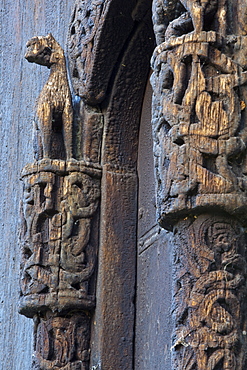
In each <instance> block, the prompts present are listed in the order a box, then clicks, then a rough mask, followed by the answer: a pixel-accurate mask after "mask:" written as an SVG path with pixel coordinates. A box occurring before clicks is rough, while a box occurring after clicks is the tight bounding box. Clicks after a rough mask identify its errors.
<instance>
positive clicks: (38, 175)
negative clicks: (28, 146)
mask: <svg viewBox="0 0 247 370" xmlns="http://www.w3.org/2000/svg"><path fill="white" fill-rule="evenodd" d="M27 47H28V51H27V53H26V56H25V57H26V59H27V60H28V61H29V62H35V63H37V64H41V65H44V66H47V67H48V68H50V70H51V72H50V76H49V79H48V81H47V83H46V84H45V86H44V88H43V90H42V91H41V93H40V96H39V98H38V102H37V120H36V121H35V130H34V131H35V137H36V140H35V146H34V150H35V162H34V163H32V164H28V165H26V166H25V167H24V169H23V171H22V176H21V178H22V181H23V184H24V195H23V201H22V207H21V209H22V212H21V214H22V224H21V240H20V244H21V250H22V263H21V284H20V285H21V296H20V304H19V310H20V313H22V314H24V315H26V316H27V317H32V318H34V319H35V323H36V326H35V340H34V342H35V345H34V349H35V356H34V361H33V369H37V370H51V369H61V370H75V369H77V370H88V368H89V357H90V356H89V353H90V327H91V317H92V310H93V309H94V308H95V296H96V292H95V290H96V271H97V254H98V220H99V200H100V186H101V184H100V183H101V167H100V165H99V164H97V160H98V158H99V150H100V149H99V147H100V138H99V136H100V134H99V133H100V132H101V131H102V124H101V122H100V118H99V117H98V116H97V114H94V112H93V113H91V114H89V116H90V117H89V119H88V121H89V122H86V124H87V125H86V126H90V119H91V121H93V123H94V127H93V129H92V128H91V129H90V128H89V127H86V128H85V127H83V128H84V131H86V140H85V143H83V151H82V153H80V155H79V158H80V160H76V159H73V158H72V156H73V152H74V153H76V154H78V148H77V147H76V145H77V144H78V143H80V142H81V141H80V140H81V139H80V138H78V137H75V140H74V141H73V107H72V101H71V94H70V90H69V84H68V79H67V71H66V64H65V57H64V52H63V50H62V48H61V47H60V45H59V44H58V43H57V42H56V40H55V39H54V38H53V36H52V35H51V34H49V35H48V36H45V37H44V36H39V37H34V38H32V39H31V40H30V41H29V42H28V43H27ZM85 117H87V115H86V114H85ZM98 123H100V125H98V126H99V127H98V126H97V124H98ZM81 125H82V123H81ZM96 126H97V127H96ZM80 130H81V131H82V128H80ZM81 131H80V132H81ZM95 132H96V133H97V136H96V137H95V135H94V133H95ZM84 134H85V132H84ZM90 154H91V156H90Z"/></svg>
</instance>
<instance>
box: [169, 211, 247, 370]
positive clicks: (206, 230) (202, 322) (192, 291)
mask: <svg viewBox="0 0 247 370" xmlns="http://www.w3.org/2000/svg"><path fill="white" fill-rule="evenodd" d="M182 223H183V226H182V230H181V229H180V231H178V233H177V234H176V245H175V250H174V294H173V295H174V306H173V308H174V310H173V318H174V321H175V328H176V329H175V334H174V343H173V348H172V351H173V367H172V368H173V369H181V370H182V369H183V370H192V369H195V370H205V369H208V370H218V369H222V370H223V369H224V370H242V369H245V367H246V335H247V331H246V324H247V322H246V302H245V301H246V272H247V270H246V267H247V264H246V241H245V235H244V232H243V231H242V230H241V227H240V226H239V225H238V224H237V223H236V222H235V221H233V220H231V219H230V220H229V217H228V218H227V217H212V216H200V217H199V218H198V219H196V220H195V221H194V222H193V223H191V222H189V221H188V220H187V221H181V224H182ZM190 223H191V224H190ZM181 224H180V227H181ZM189 224H190V225H189ZM188 225H189V226H188ZM186 229H187V231H185V230H186ZM187 238H188V239H187ZM191 246H193V249H191Z"/></svg>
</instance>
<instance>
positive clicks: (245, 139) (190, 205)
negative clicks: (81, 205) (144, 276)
mask: <svg viewBox="0 0 247 370" xmlns="http://www.w3.org/2000/svg"><path fill="white" fill-rule="evenodd" d="M193 4H194V5H193ZM203 4H204V5H203ZM205 4H206V3H202V5H200V4H199V3H197V2H193V1H188V2H186V3H185V2H184V5H185V7H186V9H188V13H185V12H183V13H182V15H181V16H180V17H179V18H176V19H175V20H173V21H172V22H171V23H170V24H169V26H168V27H167V30H166V32H165V33H164V35H163V36H164V41H163V42H162V43H161V44H160V45H159V46H158V47H157V48H156V50H155V52H154V56H153V68H154V70H155V72H154V74H153V76H152V83H153V87H154V96H155V98H154V105H153V109H154V115H153V127H154V135H155V152H156V169H157V179H158V183H159V185H158V188H157V192H158V197H159V199H160V201H159V217H160V221H161V222H162V223H163V224H164V226H165V227H169V223H170V224H172V223H174V222H175V220H176V218H179V217H181V215H182V214H184V215H186V214H187V212H188V210H190V211H191V212H194V213H196V212H197V210H199V209H201V208H202V207H217V208H221V209H222V210H224V211H226V212H229V213H230V214H238V215H239V217H241V218H246V212H245V209H244V208H243V206H244V205H245V203H246V202H247V196H246V192H247V191H246V190H247V188H246V176H245V173H246V169H245V167H246V143H247V136H246V132H247V131H246V123H245V121H246V102H245V101H246V97H245V95H246V71H245V67H246V63H245V61H244V55H245V54H246V46H245V44H246V35H245V30H244V29H243V28H241V23H240V24H239V25H237V24H235V23H233V24H231V26H232V28H233V29H230V25H229V26H228V25H227V22H228V17H229V15H230V14H231V9H230V5H231V2H220V1H218V2H217V1H215V2H209V3H208V4H209V5H208V6H206V5H205ZM238 5H239V7H237V8H236V9H235V12H236V13H237V14H238V13H241V12H242V11H244V9H245V8H244V6H243V4H242V5H241V3H239V4H238ZM168 8H169V6H168ZM174 15H175V14H174ZM185 15H186V19H188V20H190V22H189V23H188V24H187V23H186V25H185V24H184V19H185ZM240 17H241V16H240ZM159 37H160V35H158V39H159ZM160 148H162V149H161V150H160ZM170 219H171V220H170Z"/></svg>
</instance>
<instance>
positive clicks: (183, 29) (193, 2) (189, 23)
mask: <svg viewBox="0 0 247 370" xmlns="http://www.w3.org/2000/svg"><path fill="white" fill-rule="evenodd" d="M154 1H155V4H158V5H159V7H158V10H159V13H157V14H154V16H153V21H154V29H155V33H156V39H157V42H158V44H159V43H160V42H163V41H164V38H163V36H162V32H163V33H164V27H163V28H162V27H161V25H162V24H165V25H166V26H167V29H166V31H165V40H168V39H169V38H170V37H171V36H176V37H177V36H181V35H183V34H186V33H188V32H191V31H193V28H194V32H195V33H200V32H201V31H203V30H204V28H205V27H204V26H205V23H211V21H212V19H213V17H214V16H215V13H217V16H216V18H219V17H220V18H222V20H223V18H224V14H225V13H224V11H225V0H222V1H221V2H219V0H180V1H179V0H174V1H169V0H154ZM156 7H157V5H156ZM161 9H162V11H161ZM185 10H186V12H185ZM223 23H224V22H223ZM222 27H223V26H222ZM218 31H219V33H223V29H222V30H221V29H219V30H218Z"/></svg>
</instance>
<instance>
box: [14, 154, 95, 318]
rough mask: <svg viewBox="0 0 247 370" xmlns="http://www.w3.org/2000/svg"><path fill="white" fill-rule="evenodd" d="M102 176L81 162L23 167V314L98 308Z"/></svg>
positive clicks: (50, 162) (55, 162)
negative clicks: (96, 229)
mask: <svg viewBox="0 0 247 370" xmlns="http://www.w3.org/2000/svg"><path fill="white" fill-rule="evenodd" d="M100 177H101V170H100V169H99V168H92V167H87V166H86V165H85V163H84V162H77V161H73V162H65V161H61V160H60V161H59V160H56V161H55V160H41V161H39V162H37V163H34V164H33V165H27V166H26V167H25V168H24V169H23V173H22V180H23V183H24V200H23V206H22V214H23V217H22V220H23V222H22V230H23V231H22V239H21V245H22V256H23V257H22V274H21V300H20V312H21V313H23V314H25V315H27V316H31V317H32V316H33V315H34V314H36V313H37V312H40V311H47V310H48V309H50V310H52V311H54V310H58V311H59V312H63V311H68V310H72V309H90V308H93V307H94V305H95V291H94V288H93V286H94V284H93V281H94V280H95V276H94V272H95V266H96V259H97V251H98V246H97V235H96V234H97V233H94V235H93V236H92V235H91V230H92V228H93V227H95V225H96V224H97V209H98V204H99V198H100Z"/></svg>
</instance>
